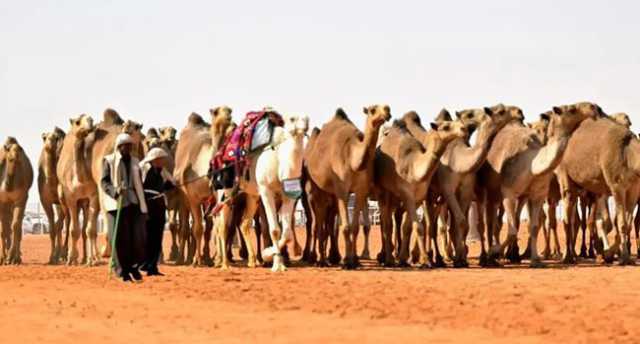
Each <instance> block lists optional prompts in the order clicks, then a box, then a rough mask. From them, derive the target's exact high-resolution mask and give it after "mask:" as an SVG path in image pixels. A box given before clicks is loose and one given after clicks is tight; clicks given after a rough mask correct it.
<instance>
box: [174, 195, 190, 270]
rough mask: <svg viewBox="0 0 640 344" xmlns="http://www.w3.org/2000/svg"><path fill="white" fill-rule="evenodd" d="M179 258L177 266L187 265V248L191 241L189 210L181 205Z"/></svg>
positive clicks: (179, 215) (179, 213)
mask: <svg viewBox="0 0 640 344" xmlns="http://www.w3.org/2000/svg"><path fill="white" fill-rule="evenodd" d="M178 218H179V221H178V226H179V227H178V228H179V229H180V232H179V233H178V256H177V257H176V265H182V264H184V263H185V258H186V257H185V255H186V249H187V248H186V246H187V241H188V239H189V209H188V208H187V207H186V206H184V205H181V206H180V208H179V209H178Z"/></svg>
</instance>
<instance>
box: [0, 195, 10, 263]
mask: <svg viewBox="0 0 640 344" xmlns="http://www.w3.org/2000/svg"><path fill="white" fill-rule="evenodd" d="M0 245H1V250H0V265H2V264H5V263H8V261H9V259H8V253H9V246H10V245H11V213H10V212H9V207H8V206H7V205H6V204H1V203H0Z"/></svg>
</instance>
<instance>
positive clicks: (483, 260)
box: [478, 252, 488, 267]
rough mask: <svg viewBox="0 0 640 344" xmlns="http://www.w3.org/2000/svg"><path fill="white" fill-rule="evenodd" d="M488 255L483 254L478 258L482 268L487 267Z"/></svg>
mask: <svg viewBox="0 0 640 344" xmlns="http://www.w3.org/2000/svg"><path fill="white" fill-rule="evenodd" d="M487 261H488V259H487V254H486V253H484V252H483V253H481V254H480V257H479V258H478V265H480V266H482V267H486V266H487Z"/></svg>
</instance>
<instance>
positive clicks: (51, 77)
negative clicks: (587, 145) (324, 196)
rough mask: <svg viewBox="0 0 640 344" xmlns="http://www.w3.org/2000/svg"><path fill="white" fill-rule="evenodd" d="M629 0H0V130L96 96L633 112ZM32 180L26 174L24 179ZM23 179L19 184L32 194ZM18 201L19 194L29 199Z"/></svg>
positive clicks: (131, 107) (290, 107)
mask: <svg viewBox="0 0 640 344" xmlns="http://www.w3.org/2000/svg"><path fill="white" fill-rule="evenodd" d="M639 13H640V3H639V2H637V1H606V2H605V1H513V0H512V1H371V0H369V1H344V0H343V1H316V2H315V3H311V2H309V1H251V2H250V1H25V0H20V1H8V0H2V1H0V118H1V121H0V140H2V141H4V139H5V137H6V136H8V135H13V136H16V137H17V138H18V140H19V141H20V142H21V143H22V145H23V146H24V147H25V149H26V150H27V152H28V154H29V155H30V157H31V160H32V163H33V164H34V167H35V165H36V163H37V159H38V155H39V152H40V146H41V139H40V134H41V133H42V132H44V131H50V130H51V129H52V128H53V126H54V125H58V126H60V127H61V128H63V129H64V130H65V131H66V130H67V129H68V118H69V117H71V116H76V115H78V114H80V113H88V114H91V115H92V116H94V118H95V119H96V120H99V119H100V118H101V116H102V111H103V110H104V108H106V107H113V108H115V109H116V110H118V111H119V112H120V114H121V115H123V117H125V118H131V119H135V120H138V121H140V122H143V123H144V125H145V129H146V128H148V127H149V126H161V125H173V126H175V127H176V128H178V129H180V128H182V127H183V126H184V123H185V120H186V117H187V115H188V114H189V113H190V112H191V111H196V112H198V113H200V114H202V115H206V116H207V117H208V109H209V108H211V107H214V106H217V105H221V104H227V105H229V106H231V107H232V108H233V110H234V117H235V118H239V117H240V116H242V115H243V114H244V113H246V112H247V111H249V110H253V109H257V108H260V107H262V106H263V105H265V104H269V105H273V106H274V107H276V108H277V109H279V110H281V111H282V112H285V113H286V112H290V113H304V114H307V115H309V116H310V118H311V122H312V125H317V126H320V125H321V124H322V123H324V122H325V121H326V120H327V119H328V118H329V117H330V116H331V115H332V114H333V112H334V110H335V109H336V107H338V106H341V107H344V108H345V109H346V110H347V113H348V114H349V115H350V116H351V118H352V119H354V122H356V123H357V124H361V123H362V110H361V109H362V107H363V106H364V105H368V104H373V103H388V104H390V105H391V109H392V112H393V115H394V116H401V115H402V114H403V113H404V112H406V111H408V110H416V111H418V112H419V113H420V114H421V115H422V117H423V119H424V120H425V121H426V120H429V119H431V118H433V116H434V115H435V114H436V113H437V111H438V110H439V109H440V108H442V107H447V108H448V109H450V110H456V109H462V108H469V107H478V106H484V105H492V104H494V103H497V102H504V103H507V104H514V105H518V106H520V107H522V108H523V110H524V111H525V114H526V116H527V119H528V120H534V119H535V118H536V117H537V115H538V114H539V113H540V112H543V111H546V110H547V109H549V108H550V107H551V106H553V105H558V104H566V103H573V102H576V101H582V100H590V101H594V102H597V103H599V104H600V105H601V106H602V107H603V109H604V110H605V111H607V112H618V111H626V112H627V113H629V115H630V116H631V118H632V121H634V128H635V129H637V128H638V125H640V117H638V116H637V114H638V113H640V97H639V96H638V93H639V92H638V89H639V87H638V82H640V40H639V38H640V22H639V21H638V20H637V16H638V14H639ZM34 190H35V186H34ZM34 194H35V193H32V195H34ZM33 201H34V199H32V200H30V202H33Z"/></svg>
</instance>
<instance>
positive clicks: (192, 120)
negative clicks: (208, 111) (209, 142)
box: [187, 112, 206, 127]
mask: <svg viewBox="0 0 640 344" xmlns="http://www.w3.org/2000/svg"><path fill="white" fill-rule="evenodd" d="M187 125H189V126H191V127H204V126H206V122H205V121H204V119H202V116H200V115H198V114H197V113H195V112H192V113H191V114H190V115H189V119H188V120H187Z"/></svg>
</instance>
